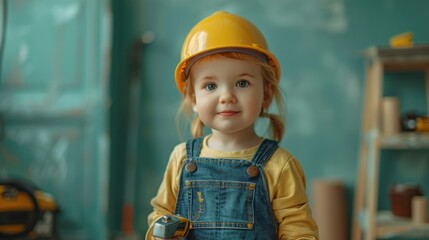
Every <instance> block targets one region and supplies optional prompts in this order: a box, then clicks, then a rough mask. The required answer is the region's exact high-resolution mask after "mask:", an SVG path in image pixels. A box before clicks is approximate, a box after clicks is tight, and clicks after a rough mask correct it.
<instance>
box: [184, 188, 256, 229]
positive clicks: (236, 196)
mask: <svg viewBox="0 0 429 240" xmlns="http://www.w3.org/2000/svg"><path fill="white" fill-rule="evenodd" d="M185 186H186V192H187V199H188V204H189V208H188V217H189V218H190V220H191V221H192V227H193V228H194V229H196V228H225V229H252V228H253V223H254V208H253V201H254V196H255V187H256V184H255V183H252V182H237V181H223V180H192V181H191V180H188V181H185Z"/></svg>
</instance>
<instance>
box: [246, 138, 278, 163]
mask: <svg viewBox="0 0 429 240" xmlns="http://www.w3.org/2000/svg"><path fill="white" fill-rule="evenodd" d="M278 147H279V143H278V142H277V141H274V140H270V139H264V141H263V142H262V143H261V145H260V146H259V148H258V150H257V151H256V153H255V155H254V156H253V158H252V162H254V163H257V164H261V165H264V164H265V163H266V162H267V161H268V159H270V157H271V156H272V155H273V153H274V152H275V151H276V150H277V148H278Z"/></svg>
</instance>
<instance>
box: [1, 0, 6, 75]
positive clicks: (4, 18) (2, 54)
mask: <svg viewBox="0 0 429 240" xmlns="http://www.w3.org/2000/svg"><path fill="white" fill-rule="evenodd" d="M0 1H1V2H2V4H1V5H2V13H1V15H2V20H1V24H2V26H1V29H0V31H1V38H0V81H1V74H2V69H3V68H2V63H3V57H4V50H5V42H6V26H7V24H6V21H7V0H0Z"/></svg>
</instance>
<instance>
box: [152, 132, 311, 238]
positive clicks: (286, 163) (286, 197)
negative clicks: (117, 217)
mask: <svg viewBox="0 0 429 240" xmlns="http://www.w3.org/2000/svg"><path fill="white" fill-rule="evenodd" d="M258 147H259V146H255V147H252V148H249V149H245V150H240V151H234V152H223V151H217V150H213V149H210V148H209V147H208V146H207V137H206V138H205V139H204V141H203V146H202V148H201V153H200V156H201V157H211V158H234V159H237V158H238V159H246V160H249V161H250V160H251V159H252V157H253V155H254V154H255V153H256V151H257V149H258ZM185 159H186V147H185V143H181V144H179V145H177V146H176V147H175V148H174V150H173V152H172V153H171V155H170V160H169V162H168V165H167V168H166V170H165V173H164V179H163V181H162V183H161V185H160V187H159V189H158V193H157V195H156V196H155V197H154V198H153V199H152V201H151V205H152V206H153V212H152V213H150V214H149V216H148V222H149V230H148V232H147V234H146V239H148V240H150V239H153V238H152V230H153V224H154V222H155V221H156V220H157V219H158V218H159V217H161V216H163V215H165V214H173V213H174V208H175V205H176V199H177V194H178V187H179V178H180V171H181V169H182V165H183V162H184V161H185ZM264 171H265V177H266V182H267V185H268V186H267V187H268V192H269V196H270V200H271V206H272V210H273V212H274V215H275V217H276V219H277V222H278V224H279V225H278V239H309V240H310V239H319V238H318V231H317V225H316V223H315V221H314V219H313V217H312V215H311V209H310V206H309V203H308V199H307V194H306V191H305V187H306V182H305V176H304V172H303V170H302V167H301V165H300V163H299V162H298V160H297V159H296V158H295V157H294V156H293V155H291V154H290V153H289V152H288V151H286V150H285V149H283V148H281V147H279V148H278V149H277V150H276V151H275V152H274V154H273V156H272V157H271V158H270V159H269V160H268V161H267V163H265V166H264Z"/></svg>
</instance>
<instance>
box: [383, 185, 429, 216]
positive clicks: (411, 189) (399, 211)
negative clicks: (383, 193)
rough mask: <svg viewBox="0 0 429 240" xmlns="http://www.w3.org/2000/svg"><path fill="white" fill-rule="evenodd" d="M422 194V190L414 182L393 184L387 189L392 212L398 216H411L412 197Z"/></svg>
mask: <svg viewBox="0 0 429 240" xmlns="http://www.w3.org/2000/svg"><path fill="white" fill-rule="evenodd" d="M416 196H423V192H422V190H421V189H420V187H419V186H418V185H415V184H395V185H393V186H392V187H391V188H390V190H389V198H390V205H391V207H392V214H393V215H395V216H399V217H407V218H411V204H412V202H411V201H412V199H413V197H416Z"/></svg>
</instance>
